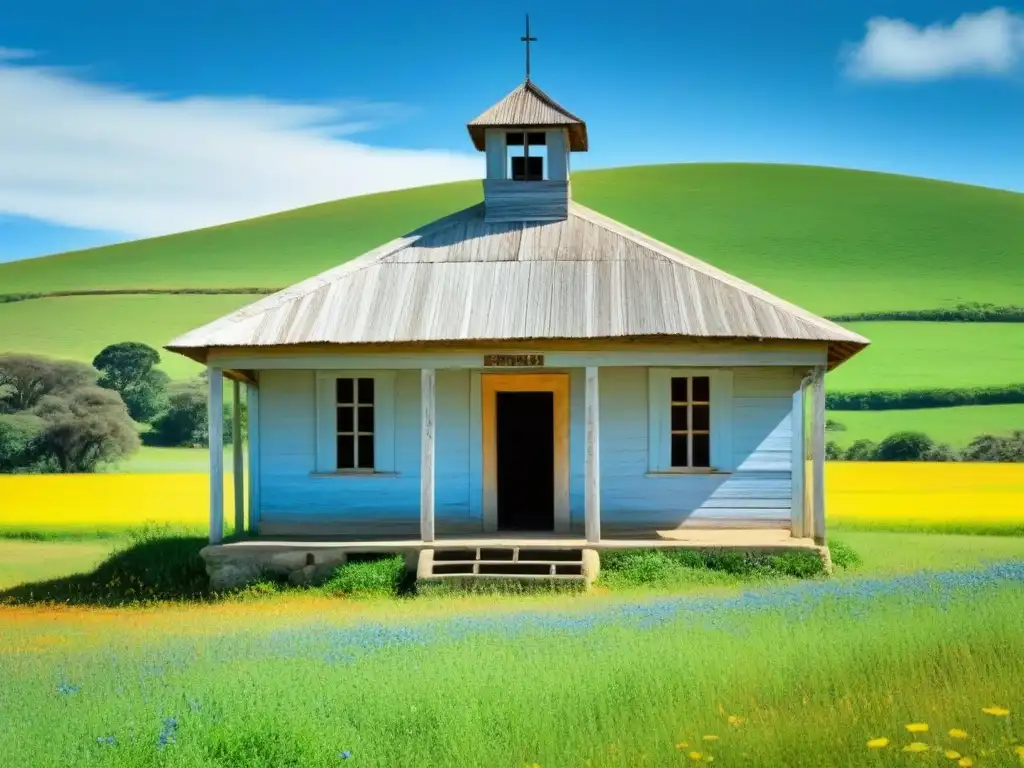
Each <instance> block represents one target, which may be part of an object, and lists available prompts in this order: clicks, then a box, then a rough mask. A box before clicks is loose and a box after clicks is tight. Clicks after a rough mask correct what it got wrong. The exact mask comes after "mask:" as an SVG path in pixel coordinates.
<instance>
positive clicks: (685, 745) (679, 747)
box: [676, 741, 690, 749]
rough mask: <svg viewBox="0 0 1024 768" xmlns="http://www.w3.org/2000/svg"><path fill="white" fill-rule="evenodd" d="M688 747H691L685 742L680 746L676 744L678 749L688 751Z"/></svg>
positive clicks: (680, 743) (681, 742)
mask: <svg viewBox="0 0 1024 768" xmlns="http://www.w3.org/2000/svg"><path fill="white" fill-rule="evenodd" d="M688 746H690V745H689V744H687V743H686V742H685V741H680V742H679V743H678V744H676V749H686V748H687V747H688Z"/></svg>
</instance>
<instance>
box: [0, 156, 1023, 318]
mask: <svg viewBox="0 0 1024 768" xmlns="http://www.w3.org/2000/svg"><path fill="white" fill-rule="evenodd" d="M573 196H574V197H575V198H576V199H577V200H579V201H580V202H581V203H583V204H584V205H588V206H590V207H593V208H595V209H596V210H598V211H600V212H602V213H604V214H607V215H608V216H612V217H614V218H617V219H620V220H622V221H623V222H625V223H627V224H629V225H631V226H634V227H637V228H638V229H641V230H643V231H645V232H647V233H649V234H650V235H652V236H654V237H657V238H660V239H663V240H665V241H666V242H668V243H671V244H672V245H676V246H678V247H681V248H683V249H684V250H687V251H689V252H692V253H693V254H694V255H695V256H698V257H700V258H704V259H706V260H708V261H710V262H712V263H714V264H715V265H717V266H719V267H721V268H723V269H725V270H728V271H730V272H734V273H735V274H737V275H739V276H740V277H743V278H744V279H747V280H751V281H753V282H755V283H757V284H758V285H761V286H762V287H764V288H765V289H767V290H770V291H773V292H776V293H778V294H779V295H781V296H783V297H785V298H787V299H789V300H791V301H795V302H797V303H799V304H802V305H805V306H806V307H807V308H808V309H811V310H813V311H816V312H819V313H841V312H865V311H880V310H893V309H915V308H932V307H940V306H954V305H955V304H956V303H959V302H966V301H987V302H991V303H994V304H1015V303H1019V302H1020V294H1019V290H1018V289H1017V286H1019V285H1020V284H1021V282H1022V281H1024V262H1022V261H1021V260H1020V259H1019V258H1018V256H1019V253H1018V251H1017V250H1016V248H1015V244H1016V243H1020V242H1024V195H1021V194H1016V193H1012V192H1003V191H998V190H991V189H984V188H981V187H970V186H965V185H958V184H950V183H946V182H937V181H929V180H925V179H917V178H911V177H905V176H894V175H887V174H878V173H865V172H859V171H847V170H837V169H830V168H815V167H802V166H786V165H749V164H688V165H660V166H643V167H634V168H619V169H612V170H606V171H585V172H581V173H576V174H574V175H573ZM479 198H480V185H479V183H478V182H464V183H459V184H448V185H442V186H437V187H425V188H420V189H415V190H406V191H401V192H393V193H385V194H379V195H370V196H366V197H359V198H352V199H348V200H341V201H338V202H334V203H326V204H323V205H318V206H312V207H308V208H301V209H298V210H295V211H288V212H285V213H281V214H277V215H274V216H267V217H263V218H259V219H252V220H249V221H245V222H239V223H235V224H230V225H225V226H221V227H214V228H211V229H205V230H198V231H195V232H189V233H185V234H181V235H172V236H168V237H163V238H156V239H151V240H143V241H138V242H134V243H127V244H122V245H115V246H108V247H104V248H95V249H91V250H86V251H79V252H75V253H69V254H63V255H60V256H56V257H47V258H41V259H32V260H29V261H24V262H15V263H12V264H4V265H0V285H3V286H4V288H3V290H4V292H9V293H17V292H22V291H53V290H70V289H79V290H81V289H87V288H182V287H239V286H261V287H278V286H284V285H287V284H289V283H292V282H295V281H298V280H300V279H302V278H304V277H308V276H310V275H312V274H315V273H317V272H319V271H322V270H324V269H327V268H328V267H331V266H334V265H336V264H338V263H340V262H343V261H345V260H347V259H350V258H352V257H354V256H356V255H358V254H360V253H363V252H365V251H367V250H369V249H370V248H372V247H374V246H376V245H379V244H380V243H382V242H385V241H386V240H388V239H390V238H393V237H396V236H398V235H400V234H403V233H404V232H406V231H408V230H410V229H412V228H414V227H416V226H418V225H420V224H425V223H427V222H429V221H431V220H433V219H435V218H437V217H438V216H441V215H443V214H445V213H448V212H450V211H453V210H457V209H459V208H462V207H464V206H466V205H470V204H472V203H473V202H476V201H477V200H479ZM837 286H841V287H842V289H841V290H837Z"/></svg>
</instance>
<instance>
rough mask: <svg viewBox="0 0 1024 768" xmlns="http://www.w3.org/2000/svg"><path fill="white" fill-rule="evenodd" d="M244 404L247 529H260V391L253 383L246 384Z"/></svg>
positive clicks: (257, 531) (253, 531)
mask: <svg viewBox="0 0 1024 768" xmlns="http://www.w3.org/2000/svg"><path fill="white" fill-rule="evenodd" d="M245 405H246V408H247V410H248V413H247V414H246V415H247V422H246V430H245V437H246V441H245V442H246V446H247V447H248V449H249V530H250V531H251V532H252V533H259V530H260V473H259V468H260V465H259V461H260V391H259V389H258V388H257V386H256V385H255V384H246V389H245Z"/></svg>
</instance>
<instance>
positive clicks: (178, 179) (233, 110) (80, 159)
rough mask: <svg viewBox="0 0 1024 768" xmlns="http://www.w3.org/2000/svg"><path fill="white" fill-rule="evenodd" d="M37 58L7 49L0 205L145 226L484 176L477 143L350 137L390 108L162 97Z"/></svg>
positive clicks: (144, 232) (164, 229) (116, 228)
mask: <svg viewBox="0 0 1024 768" xmlns="http://www.w3.org/2000/svg"><path fill="white" fill-rule="evenodd" d="M32 56H33V54H32V53H31V52H29V51H18V50H15V49H8V48H0V115H3V119H0V214H4V213H6V214H14V215H21V216H28V217H33V218H36V219H40V220H43V221H48V222H52V223H56V224H62V225H67V226H75V227H86V228H91V229H99V230H107V231H111V232H119V233H123V234H124V235H127V236H151V235H161V234H168V233H171V232H180V231H183V230H186V229H194V228H196V227H203V226H208V225H212V224H221V223H224V222H228V221H236V220H238V219H243V218H248V217H251V216H258V215H261V214H265V213H272V212H276V211H281V210H285V209H288V208H295V207H297V206H301V205H308V204H312V203H318V202H323V201H326V200H334V199H336V198H340V197H349V196H353V195H360V194H366V193H370V192H380V191H385V190H391V189H401V188H406V187H414V186H420V185H423V184H432V183H440V182H444V181H454V180H459V179H472V178H479V177H481V176H482V173H483V161H482V159H481V158H480V156H479V155H476V154H475V153H471V152H466V153H456V152H444V151H428V150H422V151H421V150H403V149H385V148H379V147H372V146H369V145H366V144H362V143H358V142H356V141H353V140H352V139H351V135H352V134H353V133H355V132H358V131H363V130H366V129H368V128H371V127H373V126H374V125H377V124H379V121H380V120H382V119H394V118H395V117H397V116H402V115H404V114H406V113H407V110H403V109H401V108H400V107H397V106H395V105H389V104H370V103H360V102H342V103H339V104H315V103H313V104H308V103H305V104H304V103H288V102H281V101H274V100H269V99H263V98H249V99H231V98H219V97H194V98H185V99H167V98H162V97H160V96H158V95H154V94H148V93H142V92H139V91H134V90H129V89H125V88H117V87H113V86H110V85H105V84H99V83H95V82H89V81H88V80H86V79H84V78H82V77H81V74H80V73H77V72H73V71H69V70H62V69H54V68H49V67H43V66H39V65H38V64H37V62H36V61H34V60H32ZM466 141H467V143H468V141H469V139H468V138H467V139H466Z"/></svg>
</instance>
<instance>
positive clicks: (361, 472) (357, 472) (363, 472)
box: [309, 469, 398, 477]
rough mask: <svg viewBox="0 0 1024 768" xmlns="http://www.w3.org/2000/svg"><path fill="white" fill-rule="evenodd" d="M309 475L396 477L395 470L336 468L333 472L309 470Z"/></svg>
mask: <svg viewBox="0 0 1024 768" xmlns="http://www.w3.org/2000/svg"><path fill="white" fill-rule="evenodd" d="M309 476H310V477H398V473H397V472H374V471H373V470H371V469H338V470H335V471H334V472H310V473H309Z"/></svg>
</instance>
